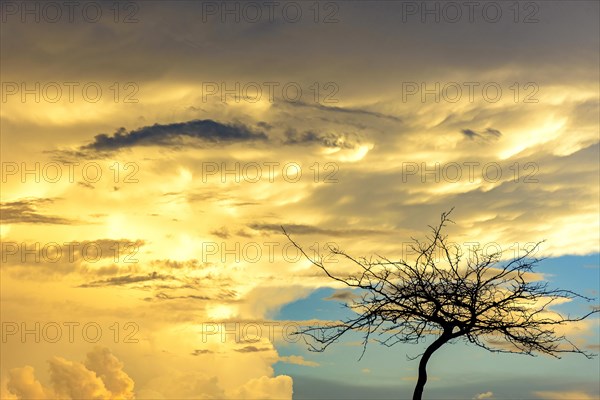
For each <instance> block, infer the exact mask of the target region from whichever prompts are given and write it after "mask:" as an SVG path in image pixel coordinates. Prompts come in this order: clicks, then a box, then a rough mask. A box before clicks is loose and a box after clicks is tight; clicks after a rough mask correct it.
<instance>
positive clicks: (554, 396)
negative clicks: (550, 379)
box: [533, 390, 597, 400]
mask: <svg viewBox="0 0 600 400" xmlns="http://www.w3.org/2000/svg"><path fill="white" fill-rule="evenodd" d="M533 394H534V395H535V396H537V397H538V398H539V399H544V400H595V399H597V397H596V396H593V395H591V394H589V393H586V392H581V391H576V390H574V391H536V392H533Z"/></svg>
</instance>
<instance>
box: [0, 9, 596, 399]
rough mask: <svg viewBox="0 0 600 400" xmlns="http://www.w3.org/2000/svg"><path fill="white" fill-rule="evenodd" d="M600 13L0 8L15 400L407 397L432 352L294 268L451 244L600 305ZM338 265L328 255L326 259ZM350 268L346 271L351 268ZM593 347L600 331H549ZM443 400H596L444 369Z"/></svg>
mask: <svg viewBox="0 0 600 400" xmlns="http://www.w3.org/2000/svg"><path fill="white" fill-rule="evenodd" d="M598 17H600V5H599V3H598V2H597V1H578V0H575V1H531V2H529V1H527V2H518V3H517V2H512V1H479V2H462V1H458V2H439V1H319V2H315V1H278V2H268V1H257V2H236V1H226V2H224V1H154V0H147V1H137V2H135V1H125V2H113V1H96V2H89V1H80V2H74V3H71V2H62V1H58V2H42V1H25V2H19V1H4V0H3V1H2V2H0V77H1V79H0V81H1V88H0V89H1V93H0V97H1V99H0V107H1V109H0V117H1V120H0V131H1V132H0V133H1V136H0V145H1V146H0V156H1V159H2V161H1V177H0V178H1V182H0V184H1V193H0V202H1V209H0V211H1V214H0V219H1V223H2V224H1V227H0V238H1V240H2V244H1V246H2V249H1V250H2V260H1V261H2V263H1V268H0V278H1V283H0V289H1V292H0V299H1V309H0V311H1V315H0V320H1V323H2V342H1V343H0V344H1V347H2V351H1V355H0V367H1V368H0V369H1V371H0V394H1V397H2V398H3V399H4V398H6V399H54V398H70V399H77V398H86V399H123V398H126V399H132V398H136V399H324V398H326V399H375V398H377V399H398V398H401V399H405V398H410V397H411V394H412V388H413V385H414V383H415V379H416V378H415V376H416V370H417V366H418V361H416V360H413V361H411V360H409V359H408V358H407V356H412V357H414V356H416V355H418V354H420V353H422V352H423V350H424V349H425V347H426V345H427V343H430V342H431V341H432V340H433V337H428V338H426V340H425V341H424V342H422V343H419V344H414V345H397V346H394V347H392V348H387V347H384V346H379V345H377V344H376V343H372V344H370V345H369V346H368V349H367V352H366V354H365V357H363V359H362V360H360V361H359V357H360V353H361V349H362V348H361V346H360V342H359V340H360V336H358V335H353V334H350V335H348V336H347V337H346V338H343V339H342V340H341V341H340V342H339V343H336V344H335V345H334V346H332V347H330V348H328V349H327V350H326V351H325V352H323V353H315V352H311V351H309V350H308V348H307V346H306V344H305V343H303V342H302V341H296V340H297V337H296V336H293V335H290V332H292V331H293V329H294V327H297V326H298V325H299V324H302V323H307V321H308V322H315V321H316V322H319V323H327V322H331V321H335V320H337V319H340V318H344V317H347V316H349V314H348V313H349V311H348V310H346V309H345V308H344V307H343V305H344V304H345V302H346V301H347V300H348V299H349V298H350V297H351V295H352V293H349V292H348V291H347V290H345V289H344V288H343V287H341V286H340V285H339V284H336V283H335V282H333V281H332V280H331V279H329V278H327V277H326V276H325V275H324V274H323V273H322V272H321V271H319V270H318V269H317V268H316V267H315V266H314V265H312V264H311V263H310V261H308V260H307V259H305V258H303V257H301V256H300V255H299V254H298V253H297V251H295V249H294V248H293V246H291V244H290V243H289V241H288V239H287V238H286V237H285V236H284V235H283V232H282V230H281V227H282V226H283V227H284V228H285V229H286V231H287V232H288V233H289V234H290V235H291V237H292V238H293V239H294V240H295V241H297V242H298V243H299V244H300V245H302V247H303V248H304V249H307V251H308V253H309V254H315V255H317V254H319V255H321V254H323V255H326V254H327V252H326V249H327V248H328V246H330V245H332V246H334V247H338V248H340V249H343V250H345V251H347V252H348V253H349V254H352V255H355V256H357V257H361V256H364V257H369V256H376V255H381V256H385V257H389V258H390V259H400V258H406V257H410V256H411V254H409V253H410V252H409V251H408V247H407V246H408V243H409V242H410V241H411V238H413V237H416V238H424V237H425V235H426V234H427V233H428V230H429V228H428V225H435V224H436V223H437V222H438V221H439V218H440V215H441V213H443V212H445V211H448V210H450V209H453V211H452V214H451V215H452V220H453V221H455V223H454V224H451V225H449V226H448V229H447V234H448V235H449V238H450V239H451V240H452V241H453V242H454V243H457V244H458V245H459V246H460V247H461V248H462V249H465V251H468V250H469V249H472V248H474V246H475V245H476V244H478V245H479V247H480V248H482V251H487V252H493V251H496V250H499V249H501V250H502V259H504V260H508V259H510V258H511V257H514V256H515V255H518V254H522V253H523V251H525V250H526V249H528V248H531V246H532V245H533V244H535V243H538V242H542V241H543V242H542V243H541V244H540V245H539V247H538V249H537V250H536V253H535V255H536V256H539V257H540V258H544V260H543V261H542V262H541V263H540V264H539V269H538V270H537V272H538V273H539V275H537V276H538V277H539V279H541V280H544V281H547V282H548V283H549V285H550V286H551V287H560V288H564V289H570V290H575V291H577V292H579V293H582V294H584V295H585V296H587V297H590V298H592V301H590V302H584V301H573V302H568V303H564V304H560V305H557V306H556V307H555V309H556V310H557V311H560V312H563V313H572V314H585V313H587V312H589V311H590V310H593V309H594V307H595V308H596V309H597V307H598V292H599V291H600V276H599V274H600V269H599V268H600V261H599V257H600V206H599V204H600V191H599V187H600V185H599V184H600V176H599V165H600V137H599V126H600V115H599V114H600V112H599V101H600V92H599V88H600V86H599V85H600V55H599V54H600V53H599V50H598V49H599V48H600V27H599V21H600V18H598ZM331 261H332V262H336V260H333V259H331ZM349 268H350V266H348V265H346V264H345V263H344V262H343V261H342V260H340V261H339V264H338V263H336V264H335V270H336V271H339V272H340V273H343V272H348V271H349ZM560 332H562V333H565V334H567V335H568V337H569V338H570V339H571V340H572V341H573V342H574V343H577V344H578V346H580V347H581V348H582V349H585V350H586V351H589V352H592V353H596V354H597V353H598V352H599V345H600V327H599V319H598V314H595V315H592V316H591V317H590V318H588V319H586V320H585V321H582V322H579V323H576V324H570V325H566V326H561V327H560ZM429 372H430V380H429V382H428V384H427V386H426V389H425V396H426V398H431V399H450V398H452V399H456V398H460V399H517V398H518V399H525V398H526V399H581V400H584V399H597V398H599V397H600V391H599V385H598V384H599V382H598V376H600V366H599V363H598V358H595V359H592V360H588V359H586V358H585V357H583V356H581V355H565V356H564V357H563V358H562V359H560V360H558V359H554V358H551V357H548V356H542V355H540V356H538V357H529V356H525V355H512V354H511V355H506V354H495V353H490V352H486V351H485V350H483V349H480V348H473V347H471V346H468V345H466V344H465V343H462V342H457V343H452V344H449V345H446V346H444V347H443V348H442V349H441V350H440V351H439V352H437V353H436V354H435V355H434V357H433V358H432V360H431V362H430V364H429Z"/></svg>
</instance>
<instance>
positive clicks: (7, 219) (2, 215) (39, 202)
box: [0, 198, 76, 225]
mask: <svg viewBox="0 0 600 400" xmlns="http://www.w3.org/2000/svg"><path fill="white" fill-rule="evenodd" d="M52 203H54V199H49V198H25V199H21V200H17V201H11V202H5V203H0V221H2V222H4V223H5V224H55V225H73V224H75V223H76V222H75V221H73V220H69V219H67V218H62V217H58V216H53V215H44V214H41V213H40V212H38V208H43V207H44V206H46V205H48V204H52Z"/></svg>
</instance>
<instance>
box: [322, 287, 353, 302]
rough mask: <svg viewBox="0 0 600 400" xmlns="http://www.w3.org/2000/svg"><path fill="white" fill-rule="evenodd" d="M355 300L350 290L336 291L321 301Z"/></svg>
mask: <svg viewBox="0 0 600 400" xmlns="http://www.w3.org/2000/svg"><path fill="white" fill-rule="evenodd" d="M356 298H357V296H356V295H355V294H354V293H352V291H351V290H336V291H335V292H333V293H332V294H331V295H330V296H328V297H326V298H324V299H323V300H333V301H340V300H341V301H350V300H353V299H356Z"/></svg>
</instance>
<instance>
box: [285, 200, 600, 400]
mask: <svg viewBox="0 0 600 400" xmlns="http://www.w3.org/2000/svg"><path fill="white" fill-rule="evenodd" d="M451 212H452V210H450V211H449V212H446V213H443V214H442V216H441V221H440V223H439V225H438V226H436V227H433V226H429V228H430V229H431V234H430V235H429V236H428V237H427V240H425V241H419V240H417V239H414V238H413V242H412V245H411V249H412V251H413V252H414V254H415V255H416V257H415V260H414V261H413V262H410V263H409V262H407V261H405V260H400V261H391V260H389V259H388V258H385V257H381V256H377V257H376V258H373V257H371V258H369V259H366V258H364V257H363V258H354V257H352V256H350V255H349V254H347V253H345V252H344V251H341V250H339V249H338V248H335V247H330V248H329V251H330V252H331V253H332V254H333V255H338V256H341V258H342V260H344V261H346V262H348V263H350V264H351V265H353V266H354V270H355V271H357V272H356V273H354V274H352V275H349V276H341V275H340V274H334V273H333V272H332V271H331V269H330V268H329V267H327V266H326V265H325V262H324V261H323V259H322V258H321V257H318V256H315V257H314V258H311V257H309V256H308V254H307V253H306V252H305V251H304V250H303V249H302V247H301V246H300V245H298V244H297V243H296V242H295V241H294V240H292V238H291V237H290V235H289V234H288V233H287V232H286V231H285V229H284V228H283V227H282V229H283V232H284V234H285V235H286V237H287V238H288V240H289V241H290V242H291V243H292V244H293V245H294V246H295V247H296V248H297V249H298V250H300V252H301V253H302V254H303V255H304V257H306V258H307V259H308V260H309V261H310V262H311V263H312V264H313V265H315V266H317V267H318V268H320V269H321V270H323V271H324V272H325V274H326V275H327V276H328V277H329V278H331V279H333V280H335V281H337V282H340V283H342V284H344V285H346V286H348V287H350V288H353V289H356V290H357V291H358V292H359V296H358V297H357V298H356V299H355V300H353V301H351V302H350V303H349V304H347V307H349V308H350V309H351V310H352V311H353V312H354V313H355V314H356V316H355V317H352V318H349V319H347V320H345V321H339V322H336V323H334V324H332V325H328V326H326V327H322V326H308V327H305V328H303V329H301V330H300V331H299V332H297V333H298V334H300V335H302V336H303V337H304V339H305V341H306V342H307V343H308V344H309V346H310V348H309V349H310V350H312V351H324V350H325V349H326V348H327V347H328V346H329V345H331V344H332V343H334V342H336V341H337V340H338V339H339V338H340V337H341V336H342V335H344V334H345V333H347V332H349V331H359V332H362V333H363V334H364V336H363V349H362V354H361V358H362V356H363V355H364V353H365V351H366V347H367V344H368V343H369V340H370V339H373V340H374V341H376V342H379V343H381V344H384V345H386V346H393V345H395V344H397V343H418V342H419V341H420V340H423V339H424V338H425V336H427V335H435V336H436V338H435V340H434V341H433V343H431V344H430V345H429V346H428V347H427V348H426V349H425V351H424V352H423V353H422V354H421V355H420V357H421V359H420V361H419V373H418V379H417V383H416V386H415V389H414V394H413V400H420V399H421V398H422V396H423V389H424V387H425V384H426V382H427V362H428V361H429V359H430V358H431V356H432V355H433V354H434V353H435V351H436V350H438V349H439V348H440V347H442V346H443V345H445V344H447V343H451V342H453V341H456V340H461V339H462V340H465V341H467V342H468V343H472V344H474V345H477V346H479V347H482V348H484V349H486V350H489V351H492V352H507V353H519V354H527V355H536V354H538V353H542V354H547V355H551V356H554V357H557V358H560V357H559V355H560V354H561V353H578V354H582V355H584V356H586V357H587V358H591V357H593V355H592V354H590V353H587V352H585V351H582V350H581V349H579V348H578V347H577V346H576V345H575V344H574V343H572V342H571V341H569V340H568V339H567V338H566V337H565V336H564V335H559V334H557V333H556V332H555V327H556V326H558V325H562V324H566V323H569V322H576V321H581V320H583V319H585V318H587V317H589V316H590V315H592V314H594V313H596V312H598V311H599V310H597V309H596V310H593V311H590V312H589V313H587V314H585V315H583V316H579V317H571V316H569V315H567V316H564V315H561V314H560V313H558V312H556V311H552V310H550V309H549V307H550V306H551V305H552V304H555V303H557V302H559V301H564V300H569V299H576V298H578V299H583V300H586V301H591V300H592V299H590V298H587V297H585V296H582V295H580V294H577V293H575V292H572V291H570V290H562V289H550V288H549V287H548V283H547V282H544V281H541V280H540V279H539V275H536V274H535V273H534V272H533V268H534V267H535V266H536V264H538V263H539V262H540V261H541V259H538V258H536V257H534V252H535V250H536V248H537V247H538V246H539V244H540V243H541V242H540V243H538V244H537V245H536V247H533V248H530V249H529V250H526V251H524V253H523V254H522V255H517V256H516V257H515V258H514V259H512V260H510V261H503V260H501V257H500V256H501V254H500V253H494V254H490V255H486V254H484V253H483V252H482V251H481V250H480V249H475V250H474V251H473V252H472V253H471V254H470V255H469V257H468V258H467V259H466V260H463V258H464V257H463V253H462V251H461V249H460V247H459V246H458V245H452V244H451V243H450V242H448V239H447V236H446V235H443V234H442V230H443V229H444V227H445V226H446V225H447V224H448V223H453V221H452V220H450V219H449V214H450V213H451ZM353 315H354V314H353ZM307 339H308V340H307ZM418 357H419V356H417V357H415V358H412V359H416V358H418Z"/></svg>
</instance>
